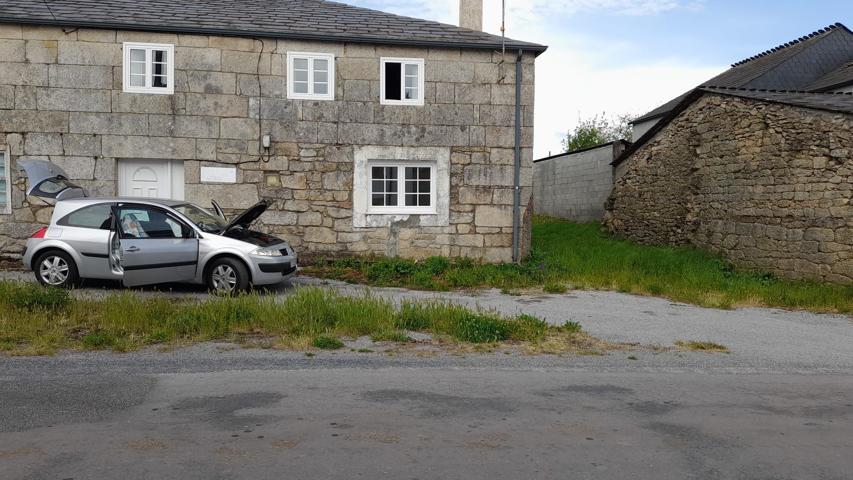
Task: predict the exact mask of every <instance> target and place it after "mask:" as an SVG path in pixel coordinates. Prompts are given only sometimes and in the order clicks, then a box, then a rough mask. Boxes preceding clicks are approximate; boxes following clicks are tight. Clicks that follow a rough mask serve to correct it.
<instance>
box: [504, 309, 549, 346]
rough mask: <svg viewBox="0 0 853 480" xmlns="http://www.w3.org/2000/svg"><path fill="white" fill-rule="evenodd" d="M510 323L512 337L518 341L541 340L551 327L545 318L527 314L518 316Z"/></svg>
mask: <svg viewBox="0 0 853 480" xmlns="http://www.w3.org/2000/svg"><path fill="white" fill-rule="evenodd" d="M510 325H511V327H512V328H511V332H510V338H511V339H512V340H517V341H540V340H542V339H543V338H545V335H546V334H547V333H548V329H550V328H551V327H550V325H548V322H546V321H545V320H542V319H541V318H538V317H534V316H533V315H527V314H522V315H520V316H518V317H517V318H516V319H515V321H514V322H511V323H510Z"/></svg>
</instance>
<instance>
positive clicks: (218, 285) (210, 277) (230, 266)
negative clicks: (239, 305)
mask: <svg viewBox="0 0 853 480" xmlns="http://www.w3.org/2000/svg"><path fill="white" fill-rule="evenodd" d="M206 281H207V288H209V289H210V291H212V292H214V293H220V294H224V295H233V294H236V293H240V292H245V291H246V290H248V289H249V272H248V270H246V266H245V265H243V263H242V262H240V261H239V260H236V259H234V258H227V257H226V258H218V259H216V260H214V261H213V262H212V263H211V264H210V265H209V266H208V267H207V278H206Z"/></svg>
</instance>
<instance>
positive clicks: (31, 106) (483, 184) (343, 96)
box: [0, 24, 534, 261]
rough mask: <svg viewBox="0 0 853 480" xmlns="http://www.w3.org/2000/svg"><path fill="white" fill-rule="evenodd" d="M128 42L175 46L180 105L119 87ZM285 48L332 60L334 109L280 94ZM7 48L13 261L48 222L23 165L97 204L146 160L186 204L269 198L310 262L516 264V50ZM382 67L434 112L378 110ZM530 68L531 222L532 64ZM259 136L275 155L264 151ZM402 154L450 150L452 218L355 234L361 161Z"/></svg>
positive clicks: (7, 27) (108, 42) (58, 38)
mask: <svg viewBox="0 0 853 480" xmlns="http://www.w3.org/2000/svg"><path fill="white" fill-rule="evenodd" d="M125 41H134V42H151V43H168V44H174V45H175V58H176V65H175V69H176V71H175V77H176V79H175V93H174V94H173V95H151V94H132V93H124V92H123V91H122V42H125ZM288 51H295V52H317V53H333V54H335V55H336V57H337V58H336V69H335V72H336V79H335V80H336V82H335V89H336V92H335V98H336V100H334V101H309V100H288V99H287V98H286V93H287V88H286V85H287V84H286V70H287V69H286V53H287V52H288ZM0 52H2V55H0V148H3V147H4V146H6V147H7V148H8V150H9V152H10V154H11V159H12V171H13V177H14V178H13V187H14V188H13V192H12V206H13V209H12V213H11V214H10V215H2V214H0V253H3V254H12V255H18V254H20V252H21V251H22V248H23V245H24V243H25V239H26V238H27V237H28V236H29V235H30V234H31V233H32V232H33V231H35V230H36V229H37V228H39V227H40V226H42V225H43V224H44V223H46V222H47V221H48V220H49V217H50V212H51V208H50V206H49V205H48V204H46V203H45V202H43V201H41V200H39V199H37V198H32V197H26V196H25V195H24V188H25V180H24V179H23V178H21V176H20V174H19V173H18V172H17V169H16V168H15V164H16V162H17V161H18V160H21V159H27V158H38V159H45V160H50V161H52V162H55V163H56V164H58V165H60V166H61V167H62V168H63V169H65V170H66V171H67V172H68V173H69V175H70V176H71V177H72V179H73V180H75V181H77V182H78V183H80V184H82V185H83V186H85V187H86V188H88V189H89V191H90V192H91V193H92V194H95V195H114V194H116V193H117V192H116V190H117V178H116V174H117V169H116V164H117V161H119V160H121V159H124V158H152V159H172V160H180V161H182V162H183V165H184V169H185V171H184V174H185V197H186V199H187V200H188V201H192V202H196V203H199V204H201V205H208V204H209V202H210V199H217V200H219V201H220V203H222V204H223V207H225V208H226V209H230V210H232V211H233V210H237V209H241V208H245V207H248V206H250V205H251V204H253V203H255V202H256V201H258V200H259V199H262V198H264V199H268V200H270V201H271V202H272V203H273V207H272V208H271V209H270V211H269V212H268V213H266V214H265V215H264V216H263V217H262V218H261V228H267V229H269V230H271V231H272V232H274V233H276V234H279V235H281V236H282V237H284V238H286V239H287V240H288V241H290V242H291V243H292V244H293V245H294V246H295V247H296V248H297V249H298V250H299V251H301V252H303V253H312V252H314V253H355V254H391V255H400V256H405V257H425V256H429V255H439V254H440V255H449V256H468V257H473V258H476V259H483V260H485V261H507V260H509V259H510V257H511V242H512V231H511V225H512V191H513V188H512V186H513V146H514V143H513V139H514V135H513V125H514V104H515V56H514V55H510V54H508V55H506V57H503V56H502V55H501V54H500V52H491V51H481V50H465V49H427V48H407V47H388V46H381V45H366V44H351V43H331V42H329V43H327V42H303V41H289V40H269V39H267V40H259V39H250V38H234V37H217V36H197V35H177V34H155V33H144V32H131V31H116V30H101V29H84V28H81V29H70V28H67V29H65V30H63V29H61V28H58V27H39V26H26V25H14V24H0ZM380 57H407V58H409V57H411V58H423V59H425V80H426V84H425V105H423V106H394V105H380V103H379V85H380V82H379V58H380ZM523 62H524V70H523V71H524V75H523V79H522V82H523V98H522V104H523V108H524V111H523V130H522V142H523V144H522V147H523V148H522V175H521V183H522V208H523V214H524V215H525V216H526V217H527V216H529V214H530V212H529V209H530V198H531V185H532V146H533V84H534V57H533V55H532V54H531V55H526V56H525V57H524V59H523ZM264 134H269V135H270V136H271V139H272V148H270V149H269V151H264V150H263V149H262V148H261V147H260V146H259V137H260V136H261V135H264ZM397 146H399V147H412V148H418V147H429V148H439V149H444V150H445V151H446V155H447V157H448V158H449V177H448V182H449V185H447V191H448V192H449V207H448V210H449V211H448V215H446V217H442V221H441V222H436V221H435V219H429V218H427V217H428V216H426V215H421V216H419V215H404V216H395V217H393V218H390V219H388V221H386V222H373V223H371V224H370V226H358V227H357V226H354V225H353V214H354V212H353V178H354V174H353V168H354V150H355V149H359V148H364V147H397ZM223 165H226V166H236V168H237V183H236V184H217V183H203V182H202V181H201V180H200V174H199V172H200V169H201V167H204V166H223ZM528 224H529V222H528V223H526V225H528ZM374 225H378V226H374ZM524 238H525V243H529V226H528V227H526V231H525V232H524Z"/></svg>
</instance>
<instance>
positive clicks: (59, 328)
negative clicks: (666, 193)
mask: <svg viewBox="0 0 853 480" xmlns="http://www.w3.org/2000/svg"><path fill="white" fill-rule="evenodd" d="M432 268H434V269H436V271H438V270H441V269H442V268H444V267H443V266H442V264H441V263H440V262H439V261H436V262H435V265H433V267H432ZM0 307H2V310H0V350H3V351H6V352H11V353H13V354H16V353H17V354H21V353H42V354H44V353H52V352H54V351H56V350H58V349H62V348H70V349H87V350H100V349H113V350H119V351H127V350H133V349H136V348H140V347H143V346H146V345H161V346H166V345H169V344H173V345H183V344H187V343H191V342H197V341H208V340H232V341H237V342H240V343H247V344H249V345H252V346H264V345H268V346H273V345H274V346H276V347H277V348H291V349H299V350H302V349H306V348H308V349H310V348H317V349H338V348H341V347H342V346H343V343H342V342H341V341H340V340H339V338H340V337H342V336H349V337H358V336H363V335H368V336H371V337H372V338H373V340H374V341H387V342H394V343H401V344H402V343H410V342H412V339H411V338H410V337H409V335H408V334H406V331H416V332H424V333H429V334H431V335H434V336H439V337H441V338H442V339H447V341H450V342H461V343H471V344H492V343H495V342H516V343H540V342H544V341H546V340H548V339H549V338H550V337H552V336H555V335H563V334H565V333H566V332H568V331H569V330H566V328H565V327H552V326H549V325H548V324H547V323H546V322H544V321H543V320H541V319H539V318H536V317H533V316H530V315H519V316H514V317H507V316H503V315H500V314H497V313H495V312H490V311H483V310H472V309H469V308H466V307H462V306H459V305H454V304H450V303H444V302H439V301H433V302H414V301H406V302H403V303H402V304H401V305H399V306H395V305H394V304H393V303H392V302H391V301H389V300H386V299H382V298H377V297H374V296H372V295H370V294H366V295H363V296H359V297H348V296H345V295H342V294H340V293H337V292H335V291H332V290H328V289H322V288H314V287H308V288H300V289H298V290H296V291H295V292H294V293H293V294H291V295H288V296H286V297H284V298H281V299H277V298H274V297H261V296H258V295H255V294H251V295H243V296H238V297H233V298H232V297H215V298H211V299H210V300H208V301H204V302H193V301H176V300H174V299H168V298H145V299H143V298H140V297H138V296H137V295H135V294H133V293H132V292H122V293H119V294H115V295H111V296H109V297H107V298H104V299H98V300H83V299H75V298H73V297H72V296H70V295H69V294H68V292H66V291H63V290H56V289H49V288H48V289H45V288H43V287H41V286H38V285H36V284H31V283H14V282H0ZM579 328H580V327H579V326H578V327H577V330H573V331H574V332H579ZM276 337H277V340H276ZM442 341H444V340H442Z"/></svg>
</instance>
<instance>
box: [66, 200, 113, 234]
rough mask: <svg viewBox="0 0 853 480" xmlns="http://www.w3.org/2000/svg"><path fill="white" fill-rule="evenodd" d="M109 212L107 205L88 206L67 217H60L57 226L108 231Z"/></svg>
mask: <svg viewBox="0 0 853 480" xmlns="http://www.w3.org/2000/svg"><path fill="white" fill-rule="evenodd" d="M110 215H111V211H110V204H109V203H99V204H97V205H89V206H88V207H83V208H81V209H79V210H75V211H73V212H71V213H69V214H68V215H66V216H64V217H62V218H61V219H60V220H59V221H58V222H56V223H57V224H59V225H64V226H66V227H79V228H97V229H101V230H109V229H110V223H111V217H110Z"/></svg>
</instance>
